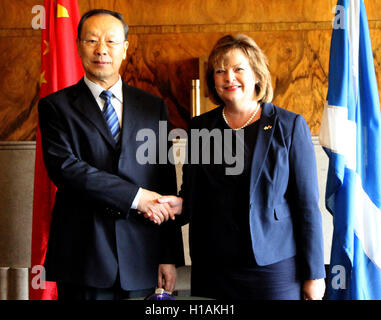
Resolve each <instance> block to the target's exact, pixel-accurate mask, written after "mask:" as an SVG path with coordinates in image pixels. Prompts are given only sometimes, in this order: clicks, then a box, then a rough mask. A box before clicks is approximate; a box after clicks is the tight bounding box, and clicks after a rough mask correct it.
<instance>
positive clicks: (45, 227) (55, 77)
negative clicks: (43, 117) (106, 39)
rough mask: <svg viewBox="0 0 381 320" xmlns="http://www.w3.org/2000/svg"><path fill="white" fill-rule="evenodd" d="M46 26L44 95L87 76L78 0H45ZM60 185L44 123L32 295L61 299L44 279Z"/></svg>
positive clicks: (37, 169)
mask: <svg viewBox="0 0 381 320" xmlns="http://www.w3.org/2000/svg"><path fill="white" fill-rule="evenodd" d="M44 7H45V28H44V29H43V30H42V37H41V75H40V98H42V97H45V96H47V95H48V94H51V93H53V92H55V91H58V90H61V89H63V88H65V87H68V86H70V85H73V84H75V83H76V82H78V81H79V80H80V78H81V77H82V76H83V68H82V64H81V60H80V59H79V57H78V54H77V48H76V38H77V26H78V22H79V20H80V14H79V8H78V3H77V0H56V1H55V0H45V2H44ZM55 193H56V187H55V185H54V184H53V182H52V181H51V180H50V179H49V177H48V174H47V171H46V168H45V165H44V161H43V157H42V147H41V133H40V127H39V125H37V132H36V161H35V171H34V195H33V224H32V255H31V274H30V286H29V299H31V300H54V299H57V289H56V284H55V282H50V281H44V272H43V268H42V265H43V263H44V260H45V254H46V248H47V243H48V238H49V230H50V222H51V212H52V208H53V204H54V198H55Z"/></svg>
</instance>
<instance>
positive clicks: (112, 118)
mask: <svg viewBox="0 0 381 320" xmlns="http://www.w3.org/2000/svg"><path fill="white" fill-rule="evenodd" d="M112 96H113V94H112V92H111V91H107V90H104V91H102V93H101V94H100V97H101V98H102V99H103V100H105V105H104V107H103V111H102V113H103V116H104V117H105V119H106V122H107V124H108V127H109V128H110V130H111V134H112V136H113V137H114V139H115V141H116V142H118V140H119V134H120V127H119V121H118V116H117V115H116V112H115V109H114V107H113V106H112V104H111V97H112Z"/></svg>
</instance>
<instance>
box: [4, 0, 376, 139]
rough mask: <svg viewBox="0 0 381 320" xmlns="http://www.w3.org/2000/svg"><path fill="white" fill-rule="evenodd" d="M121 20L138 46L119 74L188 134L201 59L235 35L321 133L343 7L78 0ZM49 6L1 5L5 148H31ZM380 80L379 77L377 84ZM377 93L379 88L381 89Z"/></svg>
mask: <svg viewBox="0 0 381 320" xmlns="http://www.w3.org/2000/svg"><path fill="white" fill-rule="evenodd" d="M78 3H79V6H80V11H81V13H84V12H85V11H87V10H89V9H93V8H96V7H103V8H107V9H113V10H117V11H120V12H122V13H123V15H124V16H125V19H126V21H127V22H128V24H129V25H130V36H129V41H130V47H129V49H128V58H127V61H126V62H125V63H124V64H123V66H122V70H121V74H122V77H123V79H124V80H125V81H127V82H128V83H129V84H131V85H135V86H137V87H140V88H143V89H146V90H148V91H150V92H153V93H155V94H157V95H159V96H162V97H164V98H165V100H166V102H167V104H168V106H169V113H170V120H171V122H172V124H173V125H174V126H176V127H181V128H186V127H187V123H188V120H189V118H190V90H191V80H192V79H195V78H198V77H199V76H200V75H199V72H198V61H199V57H203V56H207V55H208V53H209V51H210V49H211V47H212V46H213V44H214V43H215V41H216V40H217V39H218V38H219V37H221V36H222V35H224V34H227V33H238V32H242V33H246V34H248V35H249V36H251V37H253V38H254V39H255V40H256V41H257V43H258V44H259V45H260V46H261V47H262V48H263V50H264V51H265V53H266V54H267V56H268V58H269V61H270V70H271V73H272V77H273V79H272V80H273V85H274V88H275V99H274V103H276V104H278V105H279V106H281V107H284V108H286V109H289V110H292V111H295V112H298V113H301V114H303V115H304V117H305V118H306V120H307V122H308V124H309V127H310V129H311V132H312V134H313V135H318V133H319V128H320V121H321V115H322V111H323V106H324V101H325V97H326V93H327V86H328V82H327V75H328V62H329V48H330V38H331V22H332V19H333V16H334V14H333V13H332V10H333V8H334V6H335V4H336V0H307V1H305V0H282V1H279V0H255V1H253V0H240V1H238V0H229V1H226V0H208V1H204V0H187V1H178V0H160V1H150V0H128V1H127V0H79V1H78ZM37 4H43V1H42V0H20V1H11V0H3V1H1V2H0V17H1V19H0V38H1V41H0V72H1V77H0V101H1V103H0V119H1V126H0V141H33V140H34V139H35V128H36V123H37V110H36V107H37V103H38V95H39V78H40V35H41V31H40V30H34V29H33V28H32V26H31V21H32V18H33V17H34V14H33V13H32V8H33V6H35V5H37ZM365 5H366V8H367V13H368V19H369V26H370V33H371V39H372V44H373V53H374V58H375V66H376V73H377V76H378V75H379V74H380V71H381V66H380V64H381V51H380V44H381V35H380V28H381V10H380V9H381V0H365ZM378 79H380V77H378ZM378 82H379V88H381V82H380V80H378Z"/></svg>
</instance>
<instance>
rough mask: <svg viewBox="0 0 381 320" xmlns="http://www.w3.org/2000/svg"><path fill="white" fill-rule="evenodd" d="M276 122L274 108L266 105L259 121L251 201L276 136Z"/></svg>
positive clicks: (269, 104) (268, 104)
mask: <svg viewBox="0 0 381 320" xmlns="http://www.w3.org/2000/svg"><path fill="white" fill-rule="evenodd" d="M276 122H277V116H276V114H275V112H274V106H273V105H272V104H271V103H265V104H264V105H263V107H262V115H261V118H260V120H259V128H258V135H257V141H256V144H255V148H254V152H253V159H252V164H251V176H250V199H252V198H253V194H254V191H255V188H256V186H257V183H258V178H259V176H260V174H261V172H262V169H263V164H264V162H265V160H266V158H267V155H268V151H269V147H270V144H271V139H272V138H273V136H274V130H275V126H276Z"/></svg>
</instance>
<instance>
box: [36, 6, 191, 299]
mask: <svg viewBox="0 0 381 320" xmlns="http://www.w3.org/2000/svg"><path fill="white" fill-rule="evenodd" d="M127 33H128V27H127V25H126V24H125V22H124V21H123V17H122V16H121V15H120V14H119V13H116V12H112V11H108V10H92V11H89V12H87V13H86V14H85V15H84V16H83V17H82V18H81V21H80V23H79V25H78V40H77V45H78V54H79V56H80V58H81V60H82V64H83V67H84V70H85V77H84V78H83V79H81V80H80V81H79V82H78V83H77V84H76V85H73V86H71V87H68V88H65V89H63V90H60V91H58V92H56V93H54V94H52V95H49V96H47V97H45V98H43V99H41V100H40V102H39V106H38V108H39V121H40V128H41V136H42V147H43V155H44V161H45V164H46V168H47V170H48V173H49V176H50V178H51V179H52V181H53V182H54V183H55V185H56V186H57V193H56V201H55V206H54V209H53V212H52V224H51V232H50V238H49V243H48V250H47V254H46V259H45V264H44V265H45V269H46V279H47V280H52V281H57V289H58V298H59V299H124V298H133V297H138V296H139V297H142V296H146V295H148V294H149V293H150V292H152V291H153V290H154V287H155V286H156V285H157V286H159V287H164V288H165V289H166V290H168V291H172V290H173V289H174V286H175V280H176V265H182V264H183V259H184V256H183V246H182V237H181V229H179V227H176V226H175V224H174V222H173V221H172V220H171V219H169V221H168V222H167V223H165V224H163V225H161V226H159V225H158V224H155V223H152V222H150V221H149V220H148V219H145V218H144V217H143V216H142V215H139V213H138V212H149V211H150V208H151V207H152V208H153V207H154V208H155V210H158V211H159V212H158V215H161V217H166V220H168V217H171V218H173V215H172V212H171V209H170V207H169V206H168V205H165V206H164V205H163V206H161V207H159V209H157V208H158V207H157V206H154V204H155V202H156V199H157V198H158V197H159V196H160V194H175V193H176V173H175V169H174V167H173V166H172V165H170V164H145V165H141V164H139V163H138V161H137V156H136V152H137V149H138V147H139V145H138V142H137V141H136V134H137V132H138V131H139V130H141V129H147V128H149V129H150V130H153V131H154V132H155V134H156V137H157V141H156V143H158V141H159V133H158V132H159V121H167V120H168V113H167V108H166V105H165V103H164V101H163V100H162V99H160V98H158V97H155V96H153V95H151V94H148V93H146V92H144V91H142V90H139V89H137V88H134V87H131V86H128V85H126V84H125V83H123V82H122V80H121V77H120V75H119V69H120V66H121V63H122V61H123V60H124V59H125V58H126V52H127V48H128V41H127ZM158 149H159V148H156V150H157V152H159V150H158Z"/></svg>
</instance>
